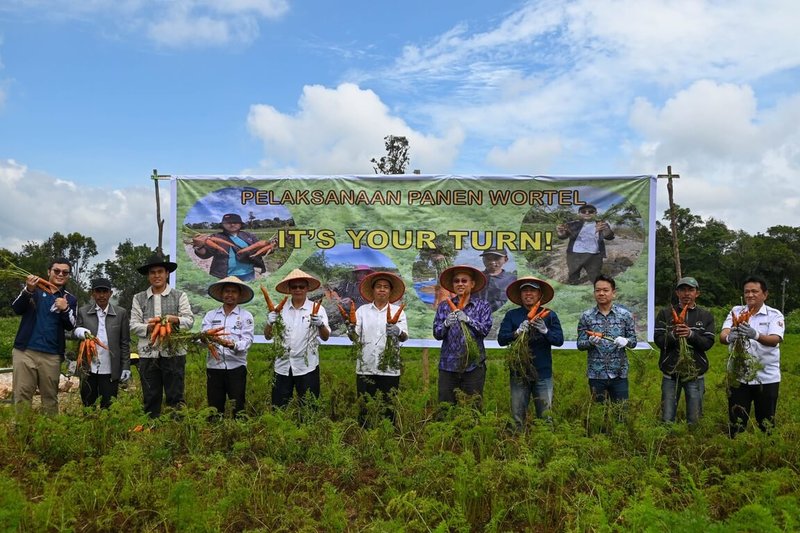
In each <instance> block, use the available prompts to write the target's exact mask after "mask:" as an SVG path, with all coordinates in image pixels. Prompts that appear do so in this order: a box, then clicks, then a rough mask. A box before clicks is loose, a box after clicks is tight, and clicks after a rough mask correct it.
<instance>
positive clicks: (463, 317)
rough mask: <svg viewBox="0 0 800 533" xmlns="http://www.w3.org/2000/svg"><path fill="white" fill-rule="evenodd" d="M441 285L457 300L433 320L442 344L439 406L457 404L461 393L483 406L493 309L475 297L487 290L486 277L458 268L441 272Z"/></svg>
mask: <svg viewBox="0 0 800 533" xmlns="http://www.w3.org/2000/svg"><path fill="white" fill-rule="evenodd" d="M439 283H440V284H441V286H442V287H443V288H444V289H446V290H448V291H450V292H452V293H455V295H456V296H455V299H454V300H445V301H443V302H441V303H440V304H439V307H438V308H437V309H436V316H435V317H434V319H433V336H434V338H436V339H437V340H440V341H442V348H441V351H440V356H439V402H441V403H450V404H454V403H456V389H458V390H461V391H462V392H463V393H464V394H466V395H467V396H476V397H477V399H478V404H479V405H480V397H481V396H482V395H483V385H484V382H485V380H486V349H485V348H484V345H483V340H484V338H485V337H486V335H488V334H489V331H490V330H491V329H492V308H491V307H490V306H489V303H488V302H487V301H486V300H481V299H479V298H477V297H475V296H473V293H477V292H478V291H480V290H481V289H483V288H484V287H485V286H486V276H484V275H483V272H481V271H480V270H478V269H476V268H473V267H471V266H467V265H456V266H452V267H450V268H447V269H445V270H444V271H443V272H442V274H441V276H439ZM465 302H466V305H465ZM454 307H455V310H454V309H453V308H454ZM465 335H467V336H466V337H465Z"/></svg>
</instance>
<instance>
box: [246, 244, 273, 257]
mask: <svg viewBox="0 0 800 533" xmlns="http://www.w3.org/2000/svg"><path fill="white" fill-rule="evenodd" d="M271 251H272V243H271V242H268V243H267V244H265V245H264V246H263V247H261V248H259V249H257V250H256V251H255V252H253V253H252V254H250V257H258V256H259V255H268V254H269V253H270V252H271Z"/></svg>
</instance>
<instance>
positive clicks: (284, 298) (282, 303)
mask: <svg viewBox="0 0 800 533" xmlns="http://www.w3.org/2000/svg"><path fill="white" fill-rule="evenodd" d="M288 299H289V297H288V296H284V297H283V300H281V303H279V304H278V305H276V306H275V312H276V313H280V312H281V311H282V310H283V306H284V305H286V301H287V300H288Z"/></svg>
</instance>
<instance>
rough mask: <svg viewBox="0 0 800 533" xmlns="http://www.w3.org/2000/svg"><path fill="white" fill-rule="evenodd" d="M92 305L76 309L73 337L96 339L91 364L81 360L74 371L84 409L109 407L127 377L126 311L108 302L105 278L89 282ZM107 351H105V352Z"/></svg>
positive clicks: (108, 286) (128, 331) (128, 328)
mask: <svg viewBox="0 0 800 533" xmlns="http://www.w3.org/2000/svg"><path fill="white" fill-rule="evenodd" d="M91 287H92V292H91V294H92V300H93V301H92V302H91V303H88V304H86V305H84V306H83V307H81V308H80V309H78V319H77V327H76V328H75V330H74V332H73V333H74V335H75V338H77V339H79V340H81V341H83V340H85V339H86V337H87V334H88V335H91V336H94V337H97V339H98V340H99V341H100V342H101V343H102V345H100V344H98V345H97V353H96V354H95V355H94V357H92V360H91V362H89V361H88V360H87V359H88V358H84V359H83V364H82V365H81V367H79V368H77V372H78V375H79V376H80V378H81V388H80V390H81V401H82V402H83V405H84V407H89V406H92V405H94V404H95V402H96V401H97V398H98V397H99V398H100V408H101V409H107V408H108V407H110V406H111V399H112V398H116V397H117V394H118V393H119V385H120V383H126V382H127V381H128V380H129V379H130V378H131V326H130V316H129V314H128V310H127V309H123V308H122V307H119V306H115V305H113V304H112V303H111V295H112V290H111V282H110V281H109V280H107V279H105V278H96V279H93V280H92V281H91ZM106 348H107V349H106Z"/></svg>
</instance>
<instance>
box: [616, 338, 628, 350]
mask: <svg viewBox="0 0 800 533" xmlns="http://www.w3.org/2000/svg"><path fill="white" fill-rule="evenodd" d="M614 344H616V345H617V346H619V347H620V348H624V347H626V346H627V345H628V339H626V338H625V337H616V338H615V339H614Z"/></svg>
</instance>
